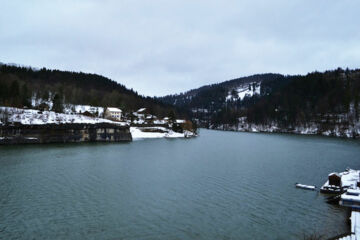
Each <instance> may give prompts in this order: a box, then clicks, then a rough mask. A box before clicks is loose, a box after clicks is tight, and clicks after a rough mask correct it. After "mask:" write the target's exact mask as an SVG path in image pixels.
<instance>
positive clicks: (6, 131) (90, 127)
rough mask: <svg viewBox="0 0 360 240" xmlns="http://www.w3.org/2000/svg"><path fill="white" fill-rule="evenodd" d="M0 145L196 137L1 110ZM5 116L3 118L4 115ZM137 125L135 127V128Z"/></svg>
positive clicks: (163, 128)
mask: <svg viewBox="0 0 360 240" xmlns="http://www.w3.org/2000/svg"><path fill="white" fill-rule="evenodd" d="M0 110H1V112H0V144H3V145H4V144H28V143H29V144H30V143H68V142H123V141H132V140H133V139H135V140H138V139H145V138H188V137H195V136H196V134H195V133H194V132H192V131H189V130H186V129H184V128H182V127H181V126H182V125H181V124H178V125H177V128H176V129H177V130H176V131H174V130H173V128H172V125H171V124H170V123H169V124H164V123H163V124H160V125H158V126H156V125H151V124H133V123H132V122H131V121H130V122H125V121H114V120H109V119H104V118H100V117H91V116H84V115H81V114H69V113H67V114H66V113H56V112H53V111H39V110H35V109H20V108H10V107H0ZM1 113H2V114H1ZM133 125H134V126H133Z"/></svg>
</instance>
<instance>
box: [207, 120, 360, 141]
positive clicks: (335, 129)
mask: <svg viewBox="0 0 360 240" xmlns="http://www.w3.org/2000/svg"><path fill="white" fill-rule="evenodd" d="M208 129H212V130H222V131H233V132H250V133H258V132H260V133H287V134H298V135H318V136H327V137H339V138H353V139H359V138H360V123H357V124H354V125H341V124H338V125H333V126H331V127H329V128H324V127H323V126H322V125H319V124H309V125H304V126H294V127H288V128H283V127H279V126H278V125H277V124H273V125H257V124H250V123H239V124H235V125H232V124H221V125H218V126H215V125H211V126H209V128H208Z"/></svg>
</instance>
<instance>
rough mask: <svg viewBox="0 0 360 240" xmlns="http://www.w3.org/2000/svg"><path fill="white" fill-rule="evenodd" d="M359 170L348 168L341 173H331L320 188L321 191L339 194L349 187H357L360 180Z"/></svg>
mask: <svg viewBox="0 0 360 240" xmlns="http://www.w3.org/2000/svg"><path fill="white" fill-rule="evenodd" d="M359 174H360V171H359V170H353V169H346V171H345V172H341V173H330V174H329V176H328V180H327V181H326V182H325V184H324V185H323V186H322V187H321V188H320V192H321V193H330V194H339V193H344V192H345V191H346V190H347V189H349V188H350V189H356V188H357V186H358V182H359Z"/></svg>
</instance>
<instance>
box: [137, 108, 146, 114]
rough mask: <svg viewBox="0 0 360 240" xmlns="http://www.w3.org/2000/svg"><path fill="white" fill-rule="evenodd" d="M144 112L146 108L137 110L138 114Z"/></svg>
mask: <svg viewBox="0 0 360 240" xmlns="http://www.w3.org/2000/svg"><path fill="white" fill-rule="evenodd" d="M145 110H146V108H140V109H139V110H137V112H138V113H140V112H144V111H145Z"/></svg>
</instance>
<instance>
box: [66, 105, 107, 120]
mask: <svg viewBox="0 0 360 240" xmlns="http://www.w3.org/2000/svg"><path fill="white" fill-rule="evenodd" d="M64 112H65V113H67V114H73V113H75V114H82V113H84V112H89V113H91V114H94V115H95V116H98V117H100V116H102V115H103V113H104V108H103V107H94V106H90V105H74V104H65V105H64Z"/></svg>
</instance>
